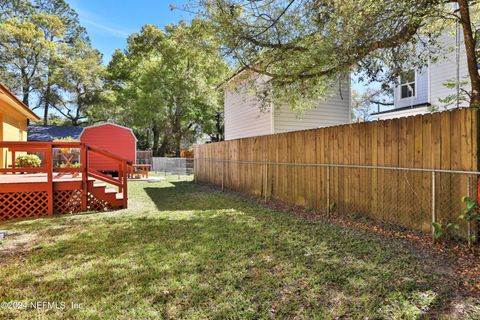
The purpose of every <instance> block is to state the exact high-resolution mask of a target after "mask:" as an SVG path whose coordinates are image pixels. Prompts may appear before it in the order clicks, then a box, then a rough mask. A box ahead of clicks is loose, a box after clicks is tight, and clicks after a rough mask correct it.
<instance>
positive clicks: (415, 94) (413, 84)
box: [372, 27, 470, 120]
mask: <svg viewBox="0 0 480 320" xmlns="http://www.w3.org/2000/svg"><path fill="white" fill-rule="evenodd" d="M440 41H441V43H442V46H443V47H444V49H445V54H443V55H442V56H441V57H440V58H439V59H438V61H437V62H435V63H429V64H428V65H427V66H426V67H425V68H423V69H421V70H410V71H409V72H408V75H407V76H405V77H404V78H402V79H399V81H398V82H399V84H398V85H397V86H396V87H395V88H394V92H393V96H394V107H393V108H392V109H390V110H384V111H380V112H376V113H373V114H372V117H373V118H374V119H378V120H385V119H393V118H399V117H405V116H411V115H416V114H425V113H428V112H432V111H443V110H446V109H452V108H458V107H468V103H467V102H466V101H464V99H462V97H461V92H460V87H459V85H458V83H459V82H462V81H465V80H467V81H468V79H469V78H468V70H467V59H466V54H465V46H464V43H463V41H462V36H461V29H460V28H459V27H457V28H456V30H454V32H451V33H447V32H446V33H445V34H444V35H443V36H442V37H441V39H440ZM446 81H456V83H457V86H456V87H454V88H447V87H446V86H445V82H446ZM469 86H470V84H468V86H467V87H465V89H469ZM446 97H454V101H453V103H451V104H449V105H447V104H445V102H443V101H441V100H442V99H445V98H446Z"/></svg>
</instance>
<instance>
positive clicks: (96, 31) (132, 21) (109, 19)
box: [67, 0, 188, 64]
mask: <svg viewBox="0 0 480 320" xmlns="http://www.w3.org/2000/svg"><path fill="white" fill-rule="evenodd" d="M67 2H68V3H69V4H70V6H72V8H73V9H75V11H77V13H78V15H79V17H80V22H81V24H82V25H83V26H84V27H85V28H87V31H88V35H89V36H90V39H91V40H92V45H93V46H94V47H95V48H97V49H98V50H100V52H102V53H103V61H104V63H105V64H107V63H108V61H110V58H111V56H112V53H113V52H114V51H115V49H116V48H122V49H123V48H125V46H126V40H127V37H128V35H130V34H131V33H132V32H138V31H139V30H140V28H141V27H142V26H143V25H145V24H155V25H157V26H159V27H161V28H163V27H164V26H165V25H168V24H171V23H174V22H178V21H180V20H181V19H184V20H187V19H188V14H187V13H185V12H182V11H180V10H173V11H172V10H170V4H174V5H176V6H181V5H182V4H185V3H186V2H187V0H67Z"/></svg>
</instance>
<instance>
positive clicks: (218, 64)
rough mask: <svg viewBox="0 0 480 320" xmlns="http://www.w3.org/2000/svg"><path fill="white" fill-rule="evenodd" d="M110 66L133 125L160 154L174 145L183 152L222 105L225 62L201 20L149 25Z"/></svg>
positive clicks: (115, 57) (155, 151)
mask: <svg viewBox="0 0 480 320" xmlns="http://www.w3.org/2000/svg"><path fill="white" fill-rule="evenodd" d="M108 69H109V72H110V75H111V76H110V80H111V84H112V85H113V87H114V90H116V92H117V93H118V101H121V103H122V104H123V105H124V106H128V108H127V110H126V112H127V114H130V115H131V116H130V119H132V121H133V122H134V126H136V127H142V126H143V128H144V129H148V130H150V131H151V132H152V134H151V135H150V137H151V139H152V149H153V152H154V154H156V155H164V154H165V153H166V152H167V151H169V149H170V148H171V149H172V151H174V153H175V154H176V155H179V154H180V148H181V143H182V141H184V140H185V139H187V137H191V136H194V135H196V134H198V133H200V132H201V131H202V128H203V126H204V125H205V124H206V123H207V122H210V121H212V119H214V118H215V116H216V114H217V112H218V111H219V110H220V108H221V97H220V94H219V92H218V90H217V89H216V86H217V84H218V83H219V82H220V81H221V79H222V78H223V77H224V75H225V72H226V70H227V69H226V64H225V62H224V61H223V59H222V57H221V56H220V54H219V50H218V43H217V42H216V40H215V38H214V37H213V35H212V33H211V30H210V28H209V27H208V25H206V24H205V23H204V22H202V21H198V20H193V21H192V23H191V24H190V25H188V24H186V23H183V22H182V23H180V24H178V25H171V26H167V27H166V30H165V31H162V30H160V29H158V28H156V27H155V26H152V25H146V26H144V27H143V28H142V30H141V32H140V33H138V34H133V35H132V36H130V38H129V40H128V48H127V50H126V51H125V53H121V52H119V51H117V52H116V53H115V54H114V57H113V59H112V62H111V63H110V65H109V68H108ZM145 136H147V135H145Z"/></svg>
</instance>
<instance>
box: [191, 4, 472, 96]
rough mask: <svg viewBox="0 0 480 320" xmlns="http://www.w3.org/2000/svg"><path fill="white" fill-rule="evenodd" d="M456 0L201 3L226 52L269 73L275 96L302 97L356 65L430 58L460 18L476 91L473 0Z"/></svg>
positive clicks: (371, 72) (376, 66)
mask: <svg viewBox="0 0 480 320" xmlns="http://www.w3.org/2000/svg"><path fill="white" fill-rule="evenodd" d="M451 3H457V1H442V0H418V1H410V0H361V1H344V0H325V1H324V0H202V1H201V5H200V7H197V6H195V8H197V9H198V11H197V13H199V14H200V15H201V16H203V17H205V18H206V19H208V20H209V21H210V22H211V23H212V24H213V25H214V26H215V27H216V31H217V33H218V35H219V37H220V39H221V41H222V43H223V44H224V50H225V52H226V53H227V54H229V55H231V56H232V57H233V58H234V59H235V60H236V61H238V63H239V64H240V65H241V66H243V67H244V68H247V69H250V70H253V71H255V72H257V73H259V74H264V75H267V76H268V77H269V85H270V86H269V90H270V91H269V92H270V94H271V96H272V99H277V100H287V101H289V102H290V104H292V103H293V104H300V103H302V102H303V101H309V99H314V98H316V97H318V96H319V95H322V94H324V92H326V90H325V89H326V88H328V87H329V86H331V83H332V80H334V79H335V78H336V77H338V75H340V74H344V73H346V72H349V71H356V72H359V73H362V74H364V75H365V77H366V78H367V79H368V80H376V81H392V80H393V81H395V80H396V79H397V77H398V76H399V75H400V74H402V72H405V70H406V69H408V68H411V67H421V66H424V65H425V64H426V63H427V62H428V60H429V59H431V58H432V57H433V58H434V57H435V56H436V55H437V54H438V51H439V50H440V47H439V46H438V45H437V41H436V40H437V39H438V37H439V35H441V33H442V32H443V31H444V29H445V28H446V27H447V25H448V24H451V23H453V22H455V21H459V22H460V23H461V24H462V26H463V30H464V31H465V38H464V40H465V44H466V48H467V56H468V57H469V59H470V60H471V61H470V60H469V71H470V76H471V82H472V90H473V91H474V92H475V90H476V88H477V81H478V80H479V79H478V72H475V73H476V74H475V73H474V72H473V71H472V70H473V69H472V70H470V69H471V68H470V65H471V64H473V62H474V61H475V62H476V52H475V49H473V50H472V48H471V45H469V43H471V42H472V40H473V47H474V48H475V44H474V43H475V39H473V38H472V37H476V32H475V34H473V33H472V29H473V30H477V29H476V28H472V22H471V21H470V18H469V16H470V15H471V13H470V8H471V6H472V4H470V3H469V2H468V1H467V0H459V1H458V3H457V4H458V5H459V7H460V9H459V12H458V13H457V12H455V11H454V9H455V8H454V7H453V6H452V5H450V4H451ZM479 83H480V82H479ZM478 88H480V87H478ZM474 96H475V95H474ZM475 99H477V98H475Z"/></svg>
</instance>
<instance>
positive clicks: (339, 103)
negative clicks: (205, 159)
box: [223, 70, 351, 140]
mask: <svg viewBox="0 0 480 320" xmlns="http://www.w3.org/2000/svg"><path fill="white" fill-rule="evenodd" d="M246 72H248V71H246V70H242V71H240V72H238V73H237V74H236V75H234V76H233V77H232V78H230V79H229V80H228V81H226V83H224V85H223V87H224V111H225V140H232V139H238V138H245V137H253V136H260V135H267V134H274V133H282V132H289V131H296V130H304V129H313V128H319V127H327V126H333V125H339V124H345V123H349V122H350V119H351V101H350V100H351V92H350V75H345V76H343V77H340V79H339V80H338V82H337V83H336V84H335V85H334V86H332V88H331V92H330V94H329V95H328V96H327V97H325V99H319V101H318V103H317V105H316V106H315V107H314V108H312V109H309V110H307V111H305V112H302V113H298V112H295V111H293V110H292V109H291V108H290V106H288V105H282V106H269V107H268V108H266V109H265V110H262V108H261V103H260V100H259V99H258V97H257V96H256V95H255V94H254V93H252V92H251V91H250V90H249V88H248V86H246V85H245V83H246V81H248V80H246V79H248V78H246V77H248V76H249V75H248V74H247V75H246V74H245V73H246ZM250 76H255V77H258V85H262V77H261V76H259V75H254V74H252V75H250Z"/></svg>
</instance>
